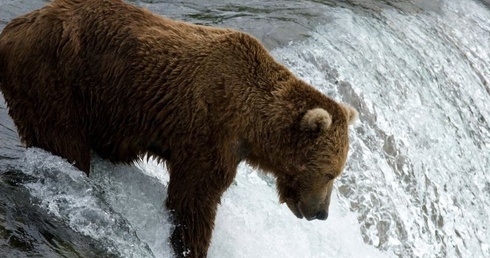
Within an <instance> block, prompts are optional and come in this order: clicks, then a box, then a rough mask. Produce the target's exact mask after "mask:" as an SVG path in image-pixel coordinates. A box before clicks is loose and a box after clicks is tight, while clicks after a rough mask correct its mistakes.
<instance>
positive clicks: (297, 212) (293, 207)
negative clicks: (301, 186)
mask: <svg viewBox="0 0 490 258" xmlns="http://www.w3.org/2000/svg"><path fill="white" fill-rule="evenodd" d="M286 204H287V205H288V208H289V209H290V210H291V212H292V213H293V214H294V215H295V216H296V217H297V218H298V219H302V218H303V217H304V216H303V213H301V209H300V208H299V202H294V201H293V200H287V201H286Z"/></svg>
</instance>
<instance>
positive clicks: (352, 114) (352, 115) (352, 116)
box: [339, 103, 359, 125]
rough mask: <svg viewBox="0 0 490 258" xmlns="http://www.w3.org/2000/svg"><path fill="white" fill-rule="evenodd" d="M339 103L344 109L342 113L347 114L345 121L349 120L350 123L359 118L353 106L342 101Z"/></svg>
mask: <svg viewBox="0 0 490 258" xmlns="http://www.w3.org/2000/svg"><path fill="white" fill-rule="evenodd" d="M339 105H340V107H342V109H343V110H344V113H345V115H346V116H347V122H349V124H350V125H351V124H353V123H354V122H355V121H356V120H357V119H358V118H359V113H358V112H357V110H355V109H354V108H353V107H351V106H349V105H345V104H342V103H339Z"/></svg>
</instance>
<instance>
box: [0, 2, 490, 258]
mask: <svg viewBox="0 0 490 258" xmlns="http://www.w3.org/2000/svg"><path fill="white" fill-rule="evenodd" d="M46 2H47V1H41V0H30V1H22V0H9V1H7V0H0V29H2V28H3V27H4V26H5V25H6V24H7V22H8V21H9V20H11V19H12V18H14V17H16V16H18V15H21V14H24V13H26V12H28V11H30V10H33V9H36V8H39V7H41V6H43V5H44V4H45V3H46ZM132 2H133V3H134V4H136V5H140V6H144V7H147V8H149V9H150V10H152V11H154V12H156V13H159V14H161V15H164V16H167V17H170V18H174V19H179V20H185V21H189V22H194V23H199V24H205V25H213V26H222V27H231V28H236V29H240V30H243V31H246V32H249V33H251V34H253V35H254V36H256V37H257V38H259V39H260V40H261V41H262V42H263V43H264V44H265V45H266V47H267V48H269V49H270V50H272V52H273V55H274V56H275V57H276V58H277V59H278V60H280V61H282V62H284V63H285V64H286V65H287V66H288V67H290V68H291V69H292V70H293V71H294V72H295V73H296V74H298V75H299V76H301V77H302V78H304V79H305V80H307V81H308V82H311V83H312V84H313V85H315V86H317V87H318V88H319V89H320V90H322V91H323V92H324V93H326V94H329V95H331V96H333V97H335V98H336V99H338V100H342V101H345V102H347V103H350V104H351V105H353V106H355V107H356V108H357V109H358V110H359V111H360V122H359V123H358V125H356V126H355V128H354V130H352V132H351V135H352V136H351V137H352V144H351V149H352V151H351V153H352V154H351V157H350V161H349V163H348V167H347V169H346V172H345V173H344V174H345V175H344V176H343V177H342V178H341V180H339V181H338V182H337V189H336V192H337V193H338V202H337V204H335V205H336V206H335V207H337V208H338V209H345V210H348V211H349V212H352V214H355V216H356V218H357V222H358V224H356V225H353V226H351V227H350V228H349V229H352V228H354V229H357V230H359V231H360V234H361V235H362V241H363V242H364V243H367V244H368V245H371V246H374V247H375V248H378V250H382V251H384V252H385V254H387V255H388V256H399V257H488V256H490V246H489V243H490V231H489V229H488V226H487V224H488V217H489V216H490V210H489V208H488V207H489V205H490V176H489V175H488V173H487V172H488V170H490V159H489V156H490V153H489V149H490V125H489V123H488V122H487V121H490V106H489V104H488V103H490V87H489V85H490V64H489V61H488V60H490V54H489V50H488V46H490V36H489V35H490V23H489V21H490V11H489V10H488V6H490V2H489V1H488V0H481V1H472V0H468V1H457V0H447V1H443V0H434V1H424V0H413V1H401V0H378V1H375V0H337V1H333V0H332V1H320V0H318V1H286V0H277V1H258V0H253V1H246V2H245V1H236V0H230V1H212V0H208V1H132ZM92 166H93V169H94V171H95V172H94V173H93V176H92V178H90V179H88V178H86V177H83V176H82V175H80V173H79V171H76V170H75V169H73V168H72V167H71V166H70V165H69V164H66V162H63V161H62V160H60V159H58V158H56V157H53V156H51V155H49V154H48V153H45V152H43V151H41V150H36V149H32V150H28V151H27V152H26V150H25V149H24V148H23V147H22V146H21V144H20V143H19V139H18V136H17V133H16V130H15V127H14V125H13V123H12V121H11V119H10V118H9V117H8V114H7V109H6V105H5V102H4V100H3V98H2V97H1V96H0V257H153V256H154V257H161V256H164V257H165V256H166V255H168V253H169V252H170V250H169V249H168V248H169V247H168V246H165V240H162V239H166V237H167V236H168V232H169V230H170V228H169V227H170V226H169V224H168V222H167V221H166V218H167V217H166V211H165V210H164V208H163V200H164V199H165V196H166V193H165V188H164V187H161V186H162V185H161V182H159V181H158V180H156V179H155V178H154V177H152V176H149V175H147V174H145V173H141V171H140V169H139V168H136V167H131V166H130V167H125V166H118V167H114V166H111V165H110V164H107V163H105V162H103V161H101V160H98V159H96V161H95V162H94V163H93V164H92ZM143 169H145V168H143ZM240 180H245V179H244V178H240ZM245 181H246V180H245ZM265 181H266V182H267V183H270V182H268V181H267V179H266V180H265ZM128 182H130V183H128ZM239 182H240V181H239ZM246 183H249V184H250V185H253V186H255V187H257V185H254V184H252V183H251V182H248V181H246V182H245V184H246ZM108 192H109V193H112V194H108ZM233 198H234V199H233ZM233 198H232V200H234V201H237V202H238V201H243V200H236V199H237V197H233ZM46 200H48V201H46ZM256 202H257V201H256ZM252 205H253V204H252ZM251 207H252V208H253V209H258V210H260V209H262V208H263V207H261V206H251ZM237 210H238V211H239V212H240V213H243V211H242V210H239V209H238V208H237ZM128 214H129V215H128ZM260 215H261V216H264V217H270V216H273V215H271V214H269V213H267V212H263V213H262V214H260ZM329 221H330V219H329ZM344 221H345V220H343V218H339V221H338V222H335V223H338V224H339V225H340V224H342V223H343V222H344ZM253 222H256V221H254V220H253V218H251V217H245V223H244V225H249V224H254V223H253ZM157 225H163V226H161V227H162V228H158V227H160V226H157ZM288 225H289V224H288ZM290 225H291V227H292V224H290ZM250 227H252V228H253V226H250ZM153 228H158V229H157V230H153ZM245 229H247V228H245ZM267 229H269V228H267V227H266V226H264V227H263V228H260V227H259V230H264V231H266V230H267ZM218 230H219V229H218ZM285 230H287V229H285ZM294 230H297V229H296V228H293V227H292V229H291V231H284V233H286V234H292V235H296V236H297V235H301V233H302V232H299V230H298V231H294ZM307 233H308V232H307ZM264 234H265V232H264ZM306 235H307V237H306V238H307V239H308V241H305V243H306V242H314V241H315V238H319V237H318V235H314V234H313V233H312V234H309V235H308V234H306ZM336 235H337V236H338V237H337V238H338V239H337V240H332V239H330V240H329V241H333V242H332V243H330V245H329V246H327V247H328V248H324V249H326V251H325V252H326V254H324V255H322V253H321V252H319V250H321V249H322V247H321V246H320V247H313V248H310V247H307V248H306V249H314V250H313V252H312V254H310V255H306V256H307V257H324V256H325V255H326V256H327V257H329V256H340V257H364V256H369V254H371V253H363V252H362V251H359V252H356V250H353V251H352V252H348V251H343V252H341V251H336V250H333V248H334V246H336V245H338V246H342V244H343V243H344V242H348V241H343V239H344V238H345V239H350V238H348V236H350V235H349V234H348V233H345V232H336ZM218 237H219V239H217V240H216V241H214V240H213V241H214V243H216V245H218V246H219V247H216V248H215V249H212V250H211V255H212V254H214V256H212V257H220V256H221V254H224V253H227V251H226V250H235V249H236V250H238V251H232V252H229V251H228V253H227V255H226V256H227V257H247V256H250V254H255V256H258V257H284V256H286V257H288V255H289V257H298V256H299V254H298V253H296V252H295V249H292V250H290V249H287V246H284V247H282V249H284V250H286V254H282V256H279V255H269V256H265V253H266V252H265V251H264V250H256V251H254V252H248V253H247V252H242V253H240V252H239V251H240V247H239V245H245V246H246V244H247V242H246V241H245V237H244V238H243V241H242V242H241V243H240V242H238V244H236V245H235V246H229V247H227V246H226V243H227V242H226V241H225V240H226V239H227V238H229V239H228V240H229V241H232V240H233V237H232V236H230V235H228V236H221V237H220V236H218ZM275 237H277V238H279V236H275ZM320 237H321V236H320ZM257 238H258V237H257ZM152 239H155V243H153V242H152V241H151V240H152ZM223 239H224V240H223ZM334 239H335V238H334ZM149 240H150V241H149ZM239 240H240V239H238V240H237V241H239ZM268 241H271V242H272V243H274V244H276V243H278V244H281V243H282V242H281V241H279V240H277V241H275V240H272V239H269V240H268ZM335 241H338V242H335ZM261 242H265V241H261ZM161 243H163V247H159V246H162V244H161ZM321 243H322V244H323V242H321ZM250 248H257V247H254V246H253V245H251V247H250ZM250 248H249V249H250ZM277 249H281V248H277ZM354 249H356V248H354ZM373 249H374V248H373ZM298 250H299V249H298ZM332 250H333V251H332ZM358 250H364V249H361V247H359V249H358ZM243 253H247V254H249V255H244V254H243ZM275 254H277V253H275ZM303 254H304V253H303ZM373 257H376V256H375V255H374V256H373Z"/></svg>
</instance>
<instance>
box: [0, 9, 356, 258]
mask: <svg viewBox="0 0 490 258" xmlns="http://www.w3.org/2000/svg"><path fill="white" fill-rule="evenodd" d="M0 85H1V90H2V91H3V94H4V96H5V99H6V101H7V102H8V106H9V108H10V111H9V112H10V115H11V116H12V118H13V119H14V121H15V124H16V125H17V128H18V131H19V134H20V136H21V138H22V140H23V142H24V143H25V144H26V146H27V147H31V146H37V147H41V148H44V149H46V150H48V151H51V152H52V153H54V154H56V155H60V156H62V157H64V158H66V159H67V160H69V161H70V162H74V165H75V166H77V167H78V168H79V169H80V170H82V171H84V172H85V173H87V175H88V173H89V169H90V166H89V164H90V151H91V150H93V151H95V152H96V153H98V154H99V155H100V156H102V157H104V158H107V159H109V160H111V161H113V162H124V163H130V162H132V161H134V160H137V159H138V158H139V157H140V156H141V155H142V154H146V153H148V154H150V155H153V156H155V157H157V158H159V159H162V160H165V162H167V165H168V168H169V171H170V183H169V187H168V199H167V202H166V204H167V207H168V209H169V210H171V211H172V212H173V219H174V222H175V225H176V228H175V230H174V232H173V234H172V244H173V247H174V250H175V252H176V255H177V256H183V255H184V254H185V253H187V254H188V256H189V257H204V256H206V253H207V250H208V246H209V243H210V240H211V234H212V230H213V226H214V219H215V215H216V209H217V205H218V203H219V200H220V197H221V194H222V193H223V192H224V191H225V190H226V189H227V188H228V186H229V185H230V184H231V182H232V181H233V178H234V177H235V174H236V168H237V165H238V163H239V162H240V161H242V160H246V161H247V162H248V163H249V164H251V165H254V166H257V167H259V168H261V169H263V170H264V171H269V172H271V173H273V174H274V175H275V176H276V177H277V185H278V192H279V195H280V199H281V201H282V202H286V203H287V204H288V206H289V207H290V209H291V210H292V212H293V213H294V214H295V215H296V216H298V217H300V218H302V217H303V216H304V217H306V218H307V219H315V218H317V219H326V217H327V215H328V204H329V202H330V193H331V191H332V185H333V179H334V178H335V177H337V176H339V174H340V173H341V171H342V169H343V166H344V164H345V161H346V157H347V150H348V137H347V136H348V124H349V123H350V122H352V121H353V119H354V118H355V115H356V113H355V111H354V110H353V109H351V108H349V107H346V106H344V105H342V104H339V103H337V102H335V101H333V100H332V99H330V98H328V97H326V96H324V95H323V94H321V93H320V92H318V91H317V90H315V89H314V88H313V87H311V86H310V85H308V84H306V83H305V82H303V81H301V80H299V79H298V78H296V77H295V76H294V75H293V74H291V73H290V72H289V71H288V70H287V69H286V68H285V67H284V66H282V65H280V64H278V63H277V62H275V61H274V59H273V58H272V57H271V56H270V55H269V54H268V52H267V51H266V49H265V48H264V47H263V46H262V45H261V44H260V43H259V42H258V41H257V40H256V39H255V38H253V37H251V36H249V35H247V34H245V33H242V32H238V31H234V30H228V29H218V28H210V27H204V26H197V25H193V24H189V23H184V22H178V21H172V20H169V19H165V18H162V17H159V16H156V15H153V14H151V13H150V12H148V11H146V10H143V9H140V8H137V7H134V6H132V5H129V4H126V3H124V2H122V1H121V0H55V1H53V2H52V3H51V4H49V5H47V6H46V7H44V8H42V9H40V10H36V11H33V12H31V13H29V14H26V15H24V16H22V17H19V18H17V19H14V20H13V21H12V22H11V23H10V24H8V26H7V27H6V28H5V29H4V31H3V32H2V34H1V36H0ZM309 110H310V111H309Z"/></svg>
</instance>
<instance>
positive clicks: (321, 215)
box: [315, 210, 328, 220]
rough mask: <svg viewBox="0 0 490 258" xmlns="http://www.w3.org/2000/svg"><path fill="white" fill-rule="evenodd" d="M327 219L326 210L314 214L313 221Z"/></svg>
mask: <svg viewBox="0 0 490 258" xmlns="http://www.w3.org/2000/svg"><path fill="white" fill-rule="evenodd" d="M327 218H328V212H327V211H326V210H323V211H320V212H318V213H317V214H316V216H315V219H319V220H326V219H327Z"/></svg>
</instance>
